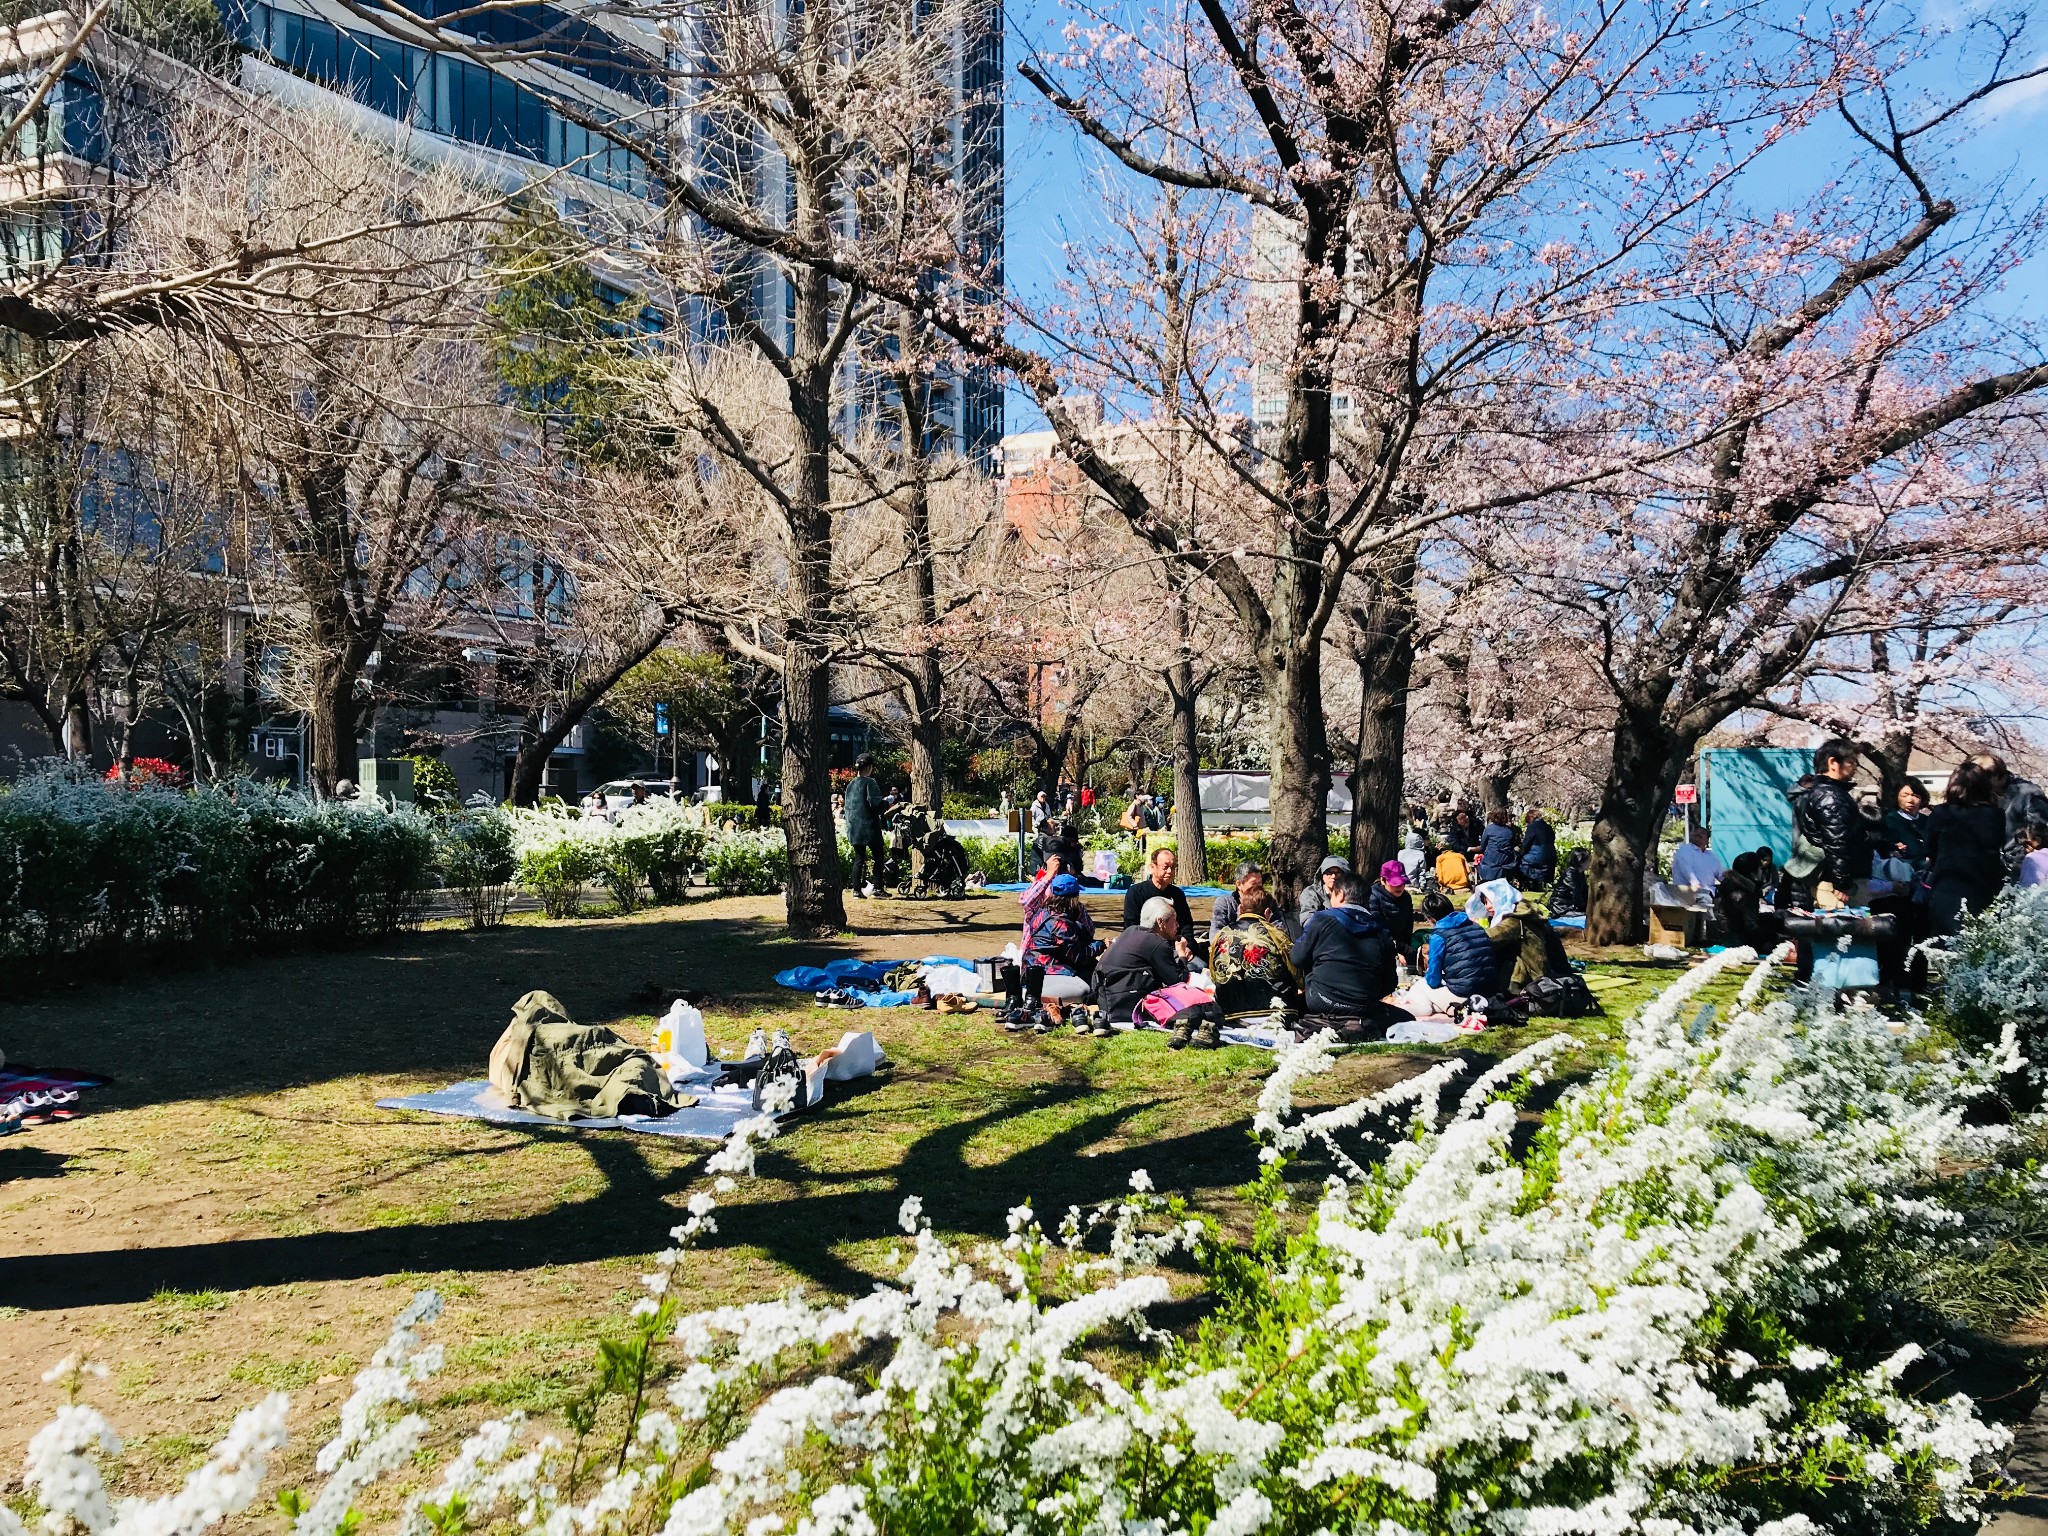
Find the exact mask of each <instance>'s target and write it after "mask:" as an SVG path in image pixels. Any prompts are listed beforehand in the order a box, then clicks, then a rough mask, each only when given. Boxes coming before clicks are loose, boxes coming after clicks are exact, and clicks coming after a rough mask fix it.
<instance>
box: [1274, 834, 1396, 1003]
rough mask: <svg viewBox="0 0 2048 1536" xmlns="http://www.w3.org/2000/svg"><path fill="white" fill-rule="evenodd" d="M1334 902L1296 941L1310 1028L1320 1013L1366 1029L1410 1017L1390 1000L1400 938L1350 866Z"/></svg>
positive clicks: (1296, 965) (1297, 965) (1296, 959)
mask: <svg viewBox="0 0 2048 1536" xmlns="http://www.w3.org/2000/svg"><path fill="white" fill-rule="evenodd" d="M1334 883H1335V887H1336V888H1335V889H1334V890H1333V891H1331V893H1330V896H1331V904H1330V905H1329V906H1327V907H1325V908H1324V909H1323V910H1322V911H1320V912H1318V913H1316V914H1315V916H1313V917H1311V918H1310V919H1309V920H1308V923H1307V925H1306V926H1305V927H1304V928H1303V929H1302V930H1301V937H1300V938H1299V939H1297V940H1295V944H1294V956H1293V959H1294V968H1295V970H1296V971H1298V972H1299V973H1300V974H1301V977H1302V992H1303V996H1304V1011H1305V1013H1306V1014H1307V1015H1308V1016H1307V1018H1305V1019H1304V1020H1303V1025H1304V1027H1305V1028H1309V1029H1313V1028H1315V1027H1316V1022H1317V1018H1318V1017H1319V1016H1320V1017H1323V1018H1328V1019H1332V1020H1345V1021H1350V1020H1354V1019H1355V1020H1357V1021H1359V1023H1360V1024H1361V1025H1362V1026H1364V1029H1365V1032H1366V1033H1367V1034H1372V1033H1374V1032H1375V1031H1376V1032H1377V1033H1379V1034H1385V1033H1386V1029H1387V1026H1388V1025H1390V1024H1393V1023H1396V1022H1398V1021H1399V1020H1401V1019H1405V1018H1408V1017H1409V1016H1410V1015H1409V1014H1407V1013H1406V1012H1405V1011H1404V1010H1402V1009H1399V1008H1396V1007H1394V1006H1393V1005H1392V1004H1391V1003H1389V1002H1388V1001H1387V995H1388V994H1389V993H1390V992H1392V991H1393V990H1394V956H1395V939H1394V936H1393V935H1392V934H1390V933H1388V932H1387V930H1386V929H1385V928H1383V927H1382V926H1381V925H1380V924H1379V922H1378V921H1377V920H1376V919H1375V918H1374V917H1373V915H1372V913H1370V912H1369V911H1367V910H1366V906H1365V887H1364V885H1363V884H1362V883H1361V882H1360V881H1359V879H1358V877H1357V876H1356V875H1354V874H1352V873H1351V872H1350V871H1349V870H1346V871H1345V872H1344V873H1343V874H1342V875H1341V876H1339V877H1338V879H1337V880H1336V881H1335V882H1334Z"/></svg>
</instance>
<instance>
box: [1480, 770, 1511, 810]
mask: <svg viewBox="0 0 2048 1536" xmlns="http://www.w3.org/2000/svg"><path fill="white" fill-rule="evenodd" d="M1514 787H1515V775H1514V771H1513V770H1512V769H1507V770H1504V771H1503V770H1495V771H1494V772H1492V773H1489V774H1487V775H1486V777H1485V778H1484V779H1483V780H1482V781H1481V783H1480V786H1479V790H1480V794H1479V798H1480V802H1481V809H1483V810H1484V811H1485V812H1486V814H1487V815H1489V816H1491V815H1492V814H1493V813H1494V812H1495V811H1505V810H1507V809H1509V805H1508V796H1509V794H1510V792H1512V791H1513V789H1514Z"/></svg>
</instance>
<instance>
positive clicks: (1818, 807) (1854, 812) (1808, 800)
mask: <svg viewBox="0 0 2048 1536" xmlns="http://www.w3.org/2000/svg"><path fill="white" fill-rule="evenodd" d="M1855 781H1856V744H1855V743H1854V742H1853V741H1844V740H1843V739H1842V738H1841V737H1839V736H1838V737H1835V738H1834V739H1832V740H1830V741H1824V742H1822V743H1821V744H1820V746H1819V747H1818V748H1816V749H1815V751H1814V754H1813V787H1812V788H1810V789H1808V790H1807V791H1806V793H1805V794H1803V795H1801V796H1800V797H1799V799H1798V801H1797V802H1796V803H1795V804H1794V806H1793V817H1794V819H1795V820H1796V821H1797V823H1798V826H1799V832H1800V835H1801V836H1803V837H1804V838H1805V839H1806V840H1807V841H1808V842H1809V843H1811V844H1813V845H1814V847H1815V848H1817V849H1819V850H1820V862H1819V863H1818V864H1817V865H1816V866H1815V867H1814V868H1813V869H1812V870H1810V871H1808V872H1806V873H1805V874H1804V875H1803V876H1802V877H1801V880H1800V883H1801V885H1803V886H1804V887H1805V889H1806V892H1807V894H1808V896H1809V898H1810V897H1811V895H1812V892H1813V891H1814V890H1815V888H1816V887H1818V886H1820V885H1821V884H1823V883H1825V884H1828V885H1832V886H1833V887H1834V888H1835V890H1836V891H1837V892H1839V893H1840V895H1841V897H1842V899H1843V900H1844V901H1855V900H1857V899H1858V897H1860V896H1861V895H1863V894H1865V893H1864V892H1863V891H1858V892H1857V893H1856V894H1855V895H1852V894H1851V888H1852V887H1857V886H1867V882H1868V881H1869V879H1870V832H1869V829H1868V826H1867V824H1866V823H1865V821H1864V819H1863V809H1862V807H1861V806H1859V805H1857V803H1856V795H1855V791H1854V790H1852V789H1851V788H1850V786H1851V785H1852V784H1854V783H1855Z"/></svg>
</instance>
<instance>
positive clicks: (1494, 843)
mask: <svg viewBox="0 0 2048 1536" xmlns="http://www.w3.org/2000/svg"><path fill="white" fill-rule="evenodd" d="M1519 850H1520V844H1519V843H1518V842H1517V841H1516V838H1515V826H1514V822H1513V821H1512V820H1510V819H1509V817H1508V813H1507V812H1506V811H1494V812H1493V813H1492V814H1490V815H1489V816H1488V817H1487V818H1486V825H1485V826H1484V827H1482V828H1480V831H1479V873H1478V880H1479V883H1480V884H1481V885H1484V884H1485V883H1486V882H1487V881H1489V880H1505V879H1507V877H1508V876H1509V875H1510V874H1512V873H1513V872H1514V868H1515V855H1516V854H1517V852H1519Z"/></svg>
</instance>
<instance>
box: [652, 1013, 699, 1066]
mask: <svg viewBox="0 0 2048 1536" xmlns="http://www.w3.org/2000/svg"><path fill="white" fill-rule="evenodd" d="M654 1052H655V1054H656V1055H657V1056H674V1057H676V1058H678V1059H679V1060H681V1061H682V1062H684V1063H685V1064H687V1065H689V1066H692V1067H701V1066H703V1065H704V1064H705V1063H706V1062H707V1061H708V1060H709V1059H710V1056H711V1052H710V1049H709V1047H707V1046H706V1045H705V1043H704V1015H703V1014H701V1013H699V1012H698V1011H697V1010H696V1009H695V1008H693V1007H691V1006H690V1005H689V1004H688V1003H686V1002H684V1001H683V1000H682V999H681V998H677V999H676V1000H675V1001H674V1002H673V1003H671V1004H669V1009H668V1012H667V1013H665V1014H663V1015H662V1017H661V1022H660V1023H659V1024H657V1025H655V1026H654Z"/></svg>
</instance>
